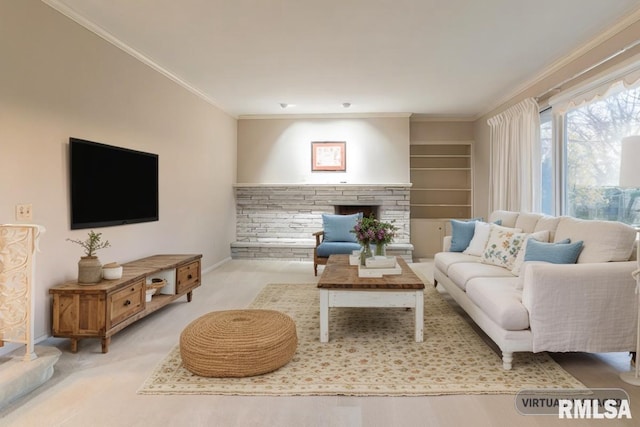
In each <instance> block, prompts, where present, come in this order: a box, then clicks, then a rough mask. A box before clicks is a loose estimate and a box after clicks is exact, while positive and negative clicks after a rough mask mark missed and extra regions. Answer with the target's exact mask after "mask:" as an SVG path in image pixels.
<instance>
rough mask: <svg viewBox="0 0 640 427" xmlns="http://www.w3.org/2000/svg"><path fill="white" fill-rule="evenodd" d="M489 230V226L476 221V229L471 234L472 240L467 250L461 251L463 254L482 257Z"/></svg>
mask: <svg viewBox="0 0 640 427" xmlns="http://www.w3.org/2000/svg"><path fill="white" fill-rule="evenodd" d="M489 230H491V224H489V223H487V222H482V221H477V222H476V228H475V230H474V232H473V238H472V239H471V242H469V246H467V249H465V250H464V251H462V253H463V254H467V255H475V256H482V253H483V252H484V247H485V246H486V245H487V240H489Z"/></svg>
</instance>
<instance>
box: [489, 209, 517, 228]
mask: <svg viewBox="0 0 640 427" xmlns="http://www.w3.org/2000/svg"><path fill="white" fill-rule="evenodd" d="M518 215H520V213H519V212H511V211H501V210H497V211H493V212H491V215H489V221H488V222H496V221H498V220H500V221H501V222H502V225H503V226H505V227H515V226H516V221H517V220H518Z"/></svg>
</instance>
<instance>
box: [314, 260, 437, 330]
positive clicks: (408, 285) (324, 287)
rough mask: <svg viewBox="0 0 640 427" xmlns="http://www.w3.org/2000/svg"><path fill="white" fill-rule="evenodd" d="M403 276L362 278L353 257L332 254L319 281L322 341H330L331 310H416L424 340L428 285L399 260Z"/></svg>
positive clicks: (418, 328) (416, 327)
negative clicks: (402, 308)
mask: <svg viewBox="0 0 640 427" xmlns="http://www.w3.org/2000/svg"><path fill="white" fill-rule="evenodd" d="M397 260H398V265H400V267H402V273H401V274H397V275H387V276H382V277H376V278H374V277H358V266H353V265H349V255H331V256H330V257H329V259H328V260H327V265H326V266H325V268H324V271H323V272H322V275H321V276H320V280H318V289H319V290H320V342H328V341H329V308H331V307H410V308H414V311H415V338H416V342H422V341H423V339H424V338H423V329H424V326H423V322H424V283H423V282H422V280H420V278H419V277H418V276H416V274H415V273H414V272H413V271H412V270H411V269H410V268H409V266H408V265H407V263H406V262H405V261H404V260H403V259H402V258H400V257H397Z"/></svg>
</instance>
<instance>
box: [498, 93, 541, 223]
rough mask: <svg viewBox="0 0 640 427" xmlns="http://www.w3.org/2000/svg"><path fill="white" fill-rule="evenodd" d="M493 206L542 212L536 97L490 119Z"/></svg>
mask: <svg viewBox="0 0 640 427" xmlns="http://www.w3.org/2000/svg"><path fill="white" fill-rule="evenodd" d="M488 123H489V127H490V129H491V134H490V143H491V148H490V153H491V154H490V166H489V171H490V182H489V208H490V210H491V211H494V210H497V209H505V210H510V211H523V212H538V211H540V197H539V191H540V190H539V189H540V167H541V166H540V114H539V111H538V104H537V103H536V101H535V100H534V99H533V98H527V99H525V100H524V101H522V102H520V103H518V104H516V105H514V106H512V107H510V108H508V109H507V110H506V111H504V112H503V113H500V114H498V115H497V116H495V117H492V118H490V119H489V120H488Z"/></svg>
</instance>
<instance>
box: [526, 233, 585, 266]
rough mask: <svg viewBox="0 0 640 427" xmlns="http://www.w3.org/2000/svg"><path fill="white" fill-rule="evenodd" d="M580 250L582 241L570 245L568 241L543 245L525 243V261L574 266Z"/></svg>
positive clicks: (533, 242) (531, 241)
mask: <svg viewBox="0 0 640 427" xmlns="http://www.w3.org/2000/svg"><path fill="white" fill-rule="evenodd" d="M581 250H582V241H581V240H578V241H577V242H573V243H571V242H570V241H569V239H565V240H562V241H560V242H556V243H544V242H538V241H536V240H529V241H528V242H527V249H526V253H525V255H524V260H525V261H544V262H550V263H552V264H575V263H576V261H577V260H578V256H580V251H581Z"/></svg>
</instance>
